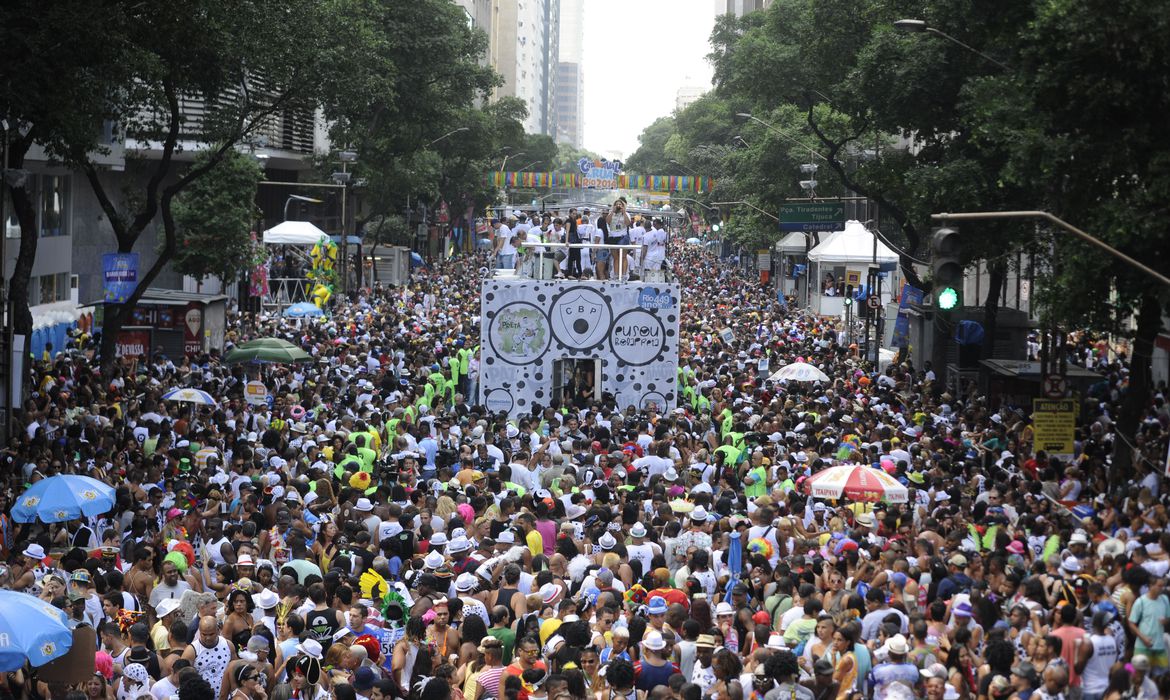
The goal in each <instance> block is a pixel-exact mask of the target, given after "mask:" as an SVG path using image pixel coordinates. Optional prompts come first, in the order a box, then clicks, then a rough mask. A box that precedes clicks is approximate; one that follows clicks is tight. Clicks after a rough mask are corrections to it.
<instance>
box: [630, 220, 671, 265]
mask: <svg viewBox="0 0 1170 700" xmlns="http://www.w3.org/2000/svg"><path fill="white" fill-rule="evenodd" d="M666 239H667V237H666V231H664V230H663V228H662V222H661V221H659V220H658V219H655V220H654V224H653V225H652V227H651V228H650V230H649V231H647V232H646V233H645V234H644V235H643V236H642V238H641V243H642V268H643V269H645V270H659V269H662V265H663V264H664V263H665V262H666ZM631 240H632V239H631Z"/></svg>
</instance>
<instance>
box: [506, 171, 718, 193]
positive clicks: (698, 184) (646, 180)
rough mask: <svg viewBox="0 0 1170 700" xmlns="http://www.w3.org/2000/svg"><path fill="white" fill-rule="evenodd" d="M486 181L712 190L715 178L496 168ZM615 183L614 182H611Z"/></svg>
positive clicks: (539, 184)
mask: <svg viewBox="0 0 1170 700" xmlns="http://www.w3.org/2000/svg"><path fill="white" fill-rule="evenodd" d="M485 182H486V183H487V184H489V185H494V186H496V187H542V188H547V187H599V186H601V187H603V188H606V189H619V190H651V191H654V192H669V191H681V192H710V191H711V189H712V188H713V187H714V186H715V181H714V180H712V179H711V178H709V177H692V176H690V175H614V176H613V177H612V178H608V179H601V178H593V177H590V176H589V175H587V174H584V173H531V172H519V173H518V172H494V173H488V174H487V175H486V176H485ZM611 183H612V184H611Z"/></svg>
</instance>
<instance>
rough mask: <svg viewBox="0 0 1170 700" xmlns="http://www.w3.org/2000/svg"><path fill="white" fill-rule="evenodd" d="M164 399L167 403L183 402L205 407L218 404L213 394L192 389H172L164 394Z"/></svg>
mask: <svg viewBox="0 0 1170 700" xmlns="http://www.w3.org/2000/svg"><path fill="white" fill-rule="evenodd" d="M162 397H163V400H165V401H182V402H184V403H197V404H202V405H204V406H214V405H215V404H216V401H215V398H213V397H212V396H211V394H209V393H207V392H206V391H203V390H202V389H192V388H190V387H183V388H182V389H171V390H170V391H168V392H167V393H165V394H163V395H162Z"/></svg>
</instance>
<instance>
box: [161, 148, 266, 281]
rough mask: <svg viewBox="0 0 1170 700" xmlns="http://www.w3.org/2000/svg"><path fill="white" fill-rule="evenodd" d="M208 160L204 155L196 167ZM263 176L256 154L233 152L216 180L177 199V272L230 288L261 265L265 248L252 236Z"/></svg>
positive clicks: (195, 184) (203, 180)
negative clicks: (259, 251)
mask: <svg viewBox="0 0 1170 700" xmlns="http://www.w3.org/2000/svg"><path fill="white" fill-rule="evenodd" d="M208 157H209V156H208V153H203V154H201V155H200V156H199V157H198V158H196V162H195V166H199V165H201V164H203V163H205V162H206V161H207V159H208ZM263 175H264V173H263V171H262V170H261V169H260V166H259V165H257V164H256V162H255V161H254V160H253V159H252V158H251V157H250V156H247V155H243V154H240V153H238V152H236V151H231V152H230V154H229V155H227V156H226V157H225V158H224V159H223V161H222V162H220V163H219V164H218V165H217V166H216V168H215V175H214V177H204V178H200V179H198V180H196V181H194V182H193V183H192V184H191V185H190V186H189V187H187V189H185V190H184V191H183V192H182V193H181V194H179V195H178V196H177V197H176V198H175V203H174V215H175V225H176V227H177V234H178V246H177V248H176V250H175V257H174V260H173V264H174V267H175V269H176V270H178V271H179V272H181V273H183V274H185V275H191V276H192V277H194V278H196V279H200V280H201V279H203V278H204V277H208V276H212V275H214V276H216V277H219V278H220V279H221V280H223V281H224V283H225V284H227V283H231V282H233V281H235V280H236V279H238V278H239V277H240V276H242V275H243V274H246V272H247V270H248V269H249V268H251V267H252V266H254V265H255V264H256V262H257V261H256V251H255V248H258V247H259V246H258V245H257V244H255V243H254V242H253V240H252V236H251V232H252V229H253V224H254V223H255V222H256V221H257V220H258V218H259V216H258V212H257V210H256V206H255V204H253V202H255V201H256V190H257V188H258V184H259V182H260V180H261V179H262V178H263Z"/></svg>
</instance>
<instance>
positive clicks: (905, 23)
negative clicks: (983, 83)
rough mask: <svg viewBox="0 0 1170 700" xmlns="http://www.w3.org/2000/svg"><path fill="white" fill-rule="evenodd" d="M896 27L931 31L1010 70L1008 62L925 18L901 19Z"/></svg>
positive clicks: (999, 66)
mask: <svg viewBox="0 0 1170 700" xmlns="http://www.w3.org/2000/svg"><path fill="white" fill-rule="evenodd" d="M894 27H896V28H897V29H899V30H901V31H903V32H908V33H912V34H921V33H924V32H925V33H929V34H934V35H935V36H940V37H942V38H944V39H946V40H947V41H949V42H951V43H952V44H954V45H956V46H960V47H962V48H964V49H966V50H967V51H970V52H971V53H973V54H975V55H976V56H979V57H980V58H982V59H983V60H985V61H987V62H989V63H993V64H995V66H996V67H998V68H999V69H1000V70H1003V71H1007V70H1010V69H1009V68H1008V67H1007V65H1006V64H1004V63H1002V62H1000V61H997V60H995V59H994V58H992V57H991V56H988V55H987V54H985V53H983V52H982V51H980V50H979V49H977V48H975V47H974V46H971V45H970V44H965V43H963V42H961V41H959V40H958V39H956V38H955V37H953V36H951V35H950V34H947V33H946V32H944V31H942V30H940V29H937V28H936V27H932V26H930V25H929V24H927V23H926V22H924V21H923V20H920V19H900V20H898V21H896V22H894Z"/></svg>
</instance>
